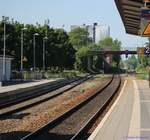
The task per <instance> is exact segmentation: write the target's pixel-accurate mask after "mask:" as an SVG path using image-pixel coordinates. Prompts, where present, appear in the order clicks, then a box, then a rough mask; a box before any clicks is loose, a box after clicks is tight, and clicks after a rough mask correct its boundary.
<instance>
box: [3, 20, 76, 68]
mask: <svg viewBox="0 0 150 140" xmlns="http://www.w3.org/2000/svg"><path fill="white" fill-rule="evenodd" d="M23 27H26V28H27V30H26V31H24V49H23V52H24V57H25V58H26V59H27V62H25V63H24V69H26V70H28V69H29V68H31V67H33V34H34V33H36V32H37V33H39V36H37V37H36V53H35V54H36V56H35V57H36V67H38V68H39V69H41V68H42V66H43V59H42V58H43V38H44V37H45V36H46V35H47V37H48V39H47V41H46V44H45V49H46V54H45V56H46V67H59V68H61V69H64V68H67V69H68V68H69V69H70V68H73V66H74V62H75V49H74V48H73V46H72V44H71V43H70V41H69V36H68V34H67V32H66V31H64V30H62V29H52V28H50V27H49V26H48V25H44V26H41V25H40V24H38V25H32V24H26V25H23V24H21V23H19V22H14V21H8V23H7V25H6V55H11V56H13V57H14V60H13V63H12V66H13V70H20V52H21V47H20V46H21V29H22V28H23ZM0 53H1V54H2V53H3V23H2V22H0Z"/></svg>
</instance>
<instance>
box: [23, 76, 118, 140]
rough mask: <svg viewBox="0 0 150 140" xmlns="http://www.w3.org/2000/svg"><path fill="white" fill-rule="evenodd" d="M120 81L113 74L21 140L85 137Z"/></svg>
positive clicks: (72, 139) (58, 139)
mask: <svg viewBox="0 0 150 140" xmlns="http://www.w3.org/2000/svg"><path fill="white" fill-rule="evenodd" d="M120 83H121V79H120V77H119V76H118V75H115V76H113V77H112V79H111V80H110V81H109V82H108V83H107V84H106V85H105V86H104V87H103V88H102V89H101V90H99V91H97V92H95V93H94V94H92V95H91V96H90V97H88V98H87V99H85V100H84V101H83V102H81V103H79V104H78V105H76V106H74V107H73V108H71V109H70V110H69V111H67V112H65V113H64V114H62V115H61V116H59V117H58V118H56V119H54V120H52V121H50V122H48V123H47V124H45V125H44V126H42V127H41V128H39V129H37V130H36V131H34V132H31V133H30V134H28V135H26V136H25V137H23V138H22V139H21V140H30V139H32V140H34V139H35V140H43V139H44V140H49V139H55V140H60V139H61V140H63V139H64V140H70V139H71V140H74V139H81V137H82V136H83V135H84V136H85V139H86V138H87V133H86V132H87V130H88V128H89V127H90V125H91V124H92V123H93V122H94V121H95V119H96V118H97V116H99V115H100V114H101V112H102V111H103V110H104V108H105V107H106V106H107V104H108V103H109V102H110V100H111V99H112V97H113V96H114V94H115V93H116V92H117V90H118V89H119V87H120ZM82 139H83V137H82Z"/></svg>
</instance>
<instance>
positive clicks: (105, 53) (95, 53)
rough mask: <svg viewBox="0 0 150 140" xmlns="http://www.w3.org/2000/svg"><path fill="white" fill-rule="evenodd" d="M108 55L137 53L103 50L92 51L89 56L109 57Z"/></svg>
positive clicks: (132, 52) (134, 52) (135, 52)
mask: <svg viewBox="0 0 150 140" xmlns="http://www.w3.org/2000/svg"><path fill="white" fill-rule="evenodd" d="M107 54H112V55H130V54H137V51H128V50H124V51H103V50H99V51H94V50H92V51H90V52H89V55H107Z"/></svg>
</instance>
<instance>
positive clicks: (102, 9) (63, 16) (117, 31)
mask: <svg viewBox="0 0 150 140" xmlns="http://www.w3.org/2000/svg"><path fill="white" fill-rule="evenodd" d="M2 16H8V17H10V18H13V19H14V20H17V21H18V22H20V23H25V24H27V23H29V24H35V23H36V22H38V23H40V24H44V20H45V19H49V20H50V26H51V27H54V28H60V27H62V26H63V25H65V26H64V28H65V29H66V30H67V31H69V29H70V25H82V24H93V23H94V22H97V23H98V24H100V25H109V26H110V29H111V37H112V38H114V39H116V38H117V39H118V40H120V41H121V42H122V47H129V48H133V47H137V46H141V45H143V44H144V43H145V42H146V41H147V38H142V37H137V36H133V35H129V34H126V33H125V29H124V26H123V23H122V21H121V18H120V15H119V13H118V10H117V8H116V5H115V2H114V0H105V1H102V0H0V17H2ZM0 20H1V19H0Z"/></svg>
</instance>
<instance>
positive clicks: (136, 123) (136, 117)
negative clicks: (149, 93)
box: [128, 80, 140, 137]
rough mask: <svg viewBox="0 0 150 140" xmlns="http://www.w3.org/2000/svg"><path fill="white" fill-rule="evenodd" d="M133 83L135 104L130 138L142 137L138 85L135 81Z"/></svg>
mask: <svg viewBox="0 0 150 140" xmlns="http://www.w3.org/2000/svg"><path fill="white" fill-rule="evenodd" d="M133 82H134V103H133V110H132V117H131V121H130V127H129V133H128V136H129V137H130V136H131V137H132V136H137V137H140V97H139V91H138V86H137V83H136V81H135V80H133Z"/></svg>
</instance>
